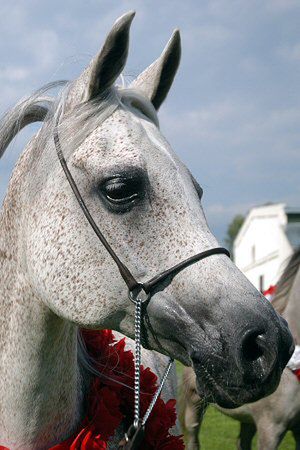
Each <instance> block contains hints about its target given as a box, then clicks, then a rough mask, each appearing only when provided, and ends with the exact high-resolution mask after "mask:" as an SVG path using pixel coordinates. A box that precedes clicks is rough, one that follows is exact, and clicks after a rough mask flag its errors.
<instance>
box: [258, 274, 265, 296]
mask: <svg viewBox="0 0 300 450" xmlns="http://www.w3.org/2000/svg"><path fill="white" fill-rule="evenodd" d="M259 290H260V292H264V290H265V289H264V276H263V275H260V276H259Z"/></svg>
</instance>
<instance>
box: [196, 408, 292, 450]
mask: <svg viewBox="0 0 300 450" xmlns="http://www.w3.org/2000/svg"><path fill="white" fill-rule="evenodd" d="M238 434H239V423H238V422H237V421H235V420H233V419H230V418H229V417H226V416H224V414H221V413H220V412H219V411H217V410H216V409H215V408H213V407H209V409H208V411H207V412H206V415H205V417H204V422H203V425H202V431H201V444H202V447H201V450H235V449H236V439H237V436H238ZM252 447H253V450H257V446H256V439H255V440H254V444H253V446H252ZM279 449H280V450H295V441H294V438H293V436H292V435H291V433H290V432H289V433H287V434H286V436H285V438H284V440H283V441H282V443H281V444H280V446H279Z"/></svg>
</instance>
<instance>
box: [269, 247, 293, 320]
mask: <svg viewBox="0 0 300 450" xmlns="http://www.w3.org/2000/svg"><path fill="white" fill-rule="evenodd" d="M299 266H300V247H299V248H298V249H296V250H295V252H294V253H293V255H292V256H291V257H290V259H289V262H288V265H287V266H286V268H285V269H284V272H283V274H282V275H281V277H280V279H279V281H278V283H277V289H276V294H275V295H274V298H273V300H272V305H273V307H274V308H275V310H276V311H277V312H278V313H279V314H282V313H283V312H284V310H285V308H286V306H287V304H288V298H289V293H290V290H291V288H292V286H293V283H294V279H295V277H296V274H297V272H298V269H299Z"/></svg>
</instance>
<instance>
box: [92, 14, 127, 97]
mask: <svg viewBox="0 0 300 450" xmlns="http://www.w3.org/2000/svg"><path fill="white" fill-rule="evenodd" d="M134 16H135V12H134V11H130V12H128V13H127V14H124V15H123V16H121V17H120V18H119V19H118V20H117V21H116V22H115V23H114V25H113V27H112V29H111V31H110V32H109V34H108V36H107V38H106V40H105V43H104V45H103V47H102V50H101V51H100V53H99V54H98V55H97V56H96V58H95V59H94V60H93V61H92V64H91V67H90V71H89V80H88V86H87V93H86V100H91V99H93V98H94V97H96V96H97V95H99V94H101V93H102V92H103V91H105V90H106V89H107V88H109V87H110V86H112V85H113V83H114V82H115V80H116V79H117V78H118V76H119V75H120V73H121V72H122V70H123V69H124V66H125V63H126V60H127V55H128V46H129V29H130V25H131V22H132V19H133V18H134Z"/></svg>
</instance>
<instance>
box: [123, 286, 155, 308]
mask: <svg viewBox="0 0 300 450" xmlns="http://www.w3.org/2000/svg"><path fill="white" fill-rule="evenodd" d="M141 294H142V295H141ZM140 295H141V296H140ZM128 298H129V300H130V301H131V302H132V303H134V304H136V300H137V298H139V300H140V301H141V303H146V302H148V301H149V300H150V298H151V294H150V292H148V293H147V292H146V291H145V289H144V287H143V285H142V284H141V283H139V284H138V286H137V287H135V288H134V289H129V290H128Z"/></svg>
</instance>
